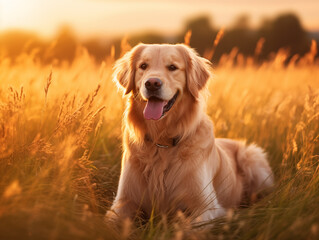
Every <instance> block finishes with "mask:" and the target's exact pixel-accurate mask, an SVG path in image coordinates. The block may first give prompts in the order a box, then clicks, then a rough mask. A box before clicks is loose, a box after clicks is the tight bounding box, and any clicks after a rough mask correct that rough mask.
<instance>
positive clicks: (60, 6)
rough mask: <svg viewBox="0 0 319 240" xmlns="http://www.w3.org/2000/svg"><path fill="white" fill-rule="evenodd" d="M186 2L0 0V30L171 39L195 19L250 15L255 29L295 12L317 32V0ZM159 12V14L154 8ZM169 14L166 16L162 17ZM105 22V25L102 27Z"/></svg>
mask: <svg viewBox="0 0 319 240" xmlns="http://www.w3.org/2000/svg"><path fill="white" fill-rule="evenodd" d="M201 3H202V4H196V3H195V2H194V1H192V0H187V1H180V0H174V1H166V0H164V1H158V0H154V1H146V0H139V1H134V2H133V1H127V0H121V1H115V0H94V1H88V0H78V1H77V3H76V4H74V1H72V0H64V1H62V0H57V1H54V2H50V1H40V0H29V1H28V2H27V3H26V2H25V1H23V0H2V2H1V5H0V8H1V10H0V17H1V20H0V32H5V31H7V30H22V31H28V32H33V33H35V34H37V35H40V36H41V37H45V38H48V37H52V36H54V35H55V34H56V33H57V32H58V31H59V29H61V27H63V26H69V27H70V28H71V29H72V30H73V32H74V34H75V35H76V36H77V37H79V38H81V39H88V38H91V37H101V38H106V37H110V38H114V37H119V36H123V35H129V34H136V33H145V32H150V31H151V32H156V33H161V34H163V35H172V34H176V33H177V32H179V31H181V30H182V28H183V26H184V24H185V22H187V20H188V19H192V18H194V17H196V16H200V15H206V16H209V17H210V20H211V24H212V26H213V27H216V28H221V27H226V28H227V27H230V26H231V25H232V24H233V23H234V22H235V21H236V20H237V19H238V18H239V17H240V16H243V15H245V16H248V18H249V24H250V27H251V28H257V27H259V26H260V25H261V23H262V22H263V21H264V20H265V19H271V18H273V17H275V16H276V15H278V14H281V13H286V12H291V13H294V14H296V15H297V16H298V17H299V18H300V21H301V23H302V25H303V27H304V28H305V30H306V31H309V32H317V31H319V18H318V17H317V12H318V10H319V2H318V1H314V0H304V1H302V2H301V1H299V0H292V1H291V0H290V1H288V0H284V1H282V2H280V3H275V0H268V1H266V0H260V1H258V3H256V1H253V0H244V1H241V2H240V3H238V2H237V1H235V0H225V1H223V3H219V2H216V1H214V2H212V1H208V0H201ZM154 9H155V10H154ZM164 14H165V18H163V15H164ZM101 22H102V24H100V23H101Z"/></svg>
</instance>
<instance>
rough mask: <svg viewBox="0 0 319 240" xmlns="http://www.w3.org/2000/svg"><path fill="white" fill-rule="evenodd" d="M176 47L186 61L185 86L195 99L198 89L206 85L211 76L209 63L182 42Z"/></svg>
mask: <svg viewBox="0 0 319 240" xmlns="http://www.w3.org/2000/svg"><path fill="white" fill-rule="evenodd" d="M178 47H179V49H180V51H181V52H182V54H183V57H184V60H185V63H186V84H187V88H188V90H189V91H190V93H191V94H192V95H193V97H194V98H195V99H197V98H198V94H199V91H200V90H201V89H202V88H203V87H204V86H205V85H206V82H207V81H208V79H209V78H210V76H211V63H210V61H208V60H207V59H205V58H202V57H200V56H199V55H198V54H197V52H196V51H195V50H193V49H191V48H190V47H188V46H186V45H184V44H180V45H178Z"/></svg>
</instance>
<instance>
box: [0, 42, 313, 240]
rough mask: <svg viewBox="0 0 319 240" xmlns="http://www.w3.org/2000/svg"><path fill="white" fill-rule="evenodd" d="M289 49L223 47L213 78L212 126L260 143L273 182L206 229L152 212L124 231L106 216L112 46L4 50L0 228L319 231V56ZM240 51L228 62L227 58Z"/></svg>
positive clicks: (229, 235)
mask: <svg viewBox="0 0 319 240" xmlns="http://www.w3.org/2000/svg"><path fill="white" fill-rule="evenodd" d="M315 54H316V44H315V42H313V45H312V50H311V51H310V52H309V54H308V55H307V56H305V57H304V58H303V59H301V60H300V61H298V62H295V60H296V58H293V59H292V60H290V63H289V64H287V65H285V64H284V63H285V62H286V56H285V53H284V52H281V51H280V52H278V53H277V55H276V56H274V58H273V59H272V60H270V61H269V62H265V63H263V64H261V65H257V64H254V60H253V59H250V58H248V59H246V58H244V57H243V56H241V55H240V54H237V53H236V51H233V52H232V53H231V54H229V55H225V56H224V57H223V58H222V60H221V63H220V64H219V65H218V66H217V67H215V69H214V79H212V80H211V82H210V84H209V90H210V95H209V97H208V107H207V112H208V114H209V115H210V116H211V118H212V119H213V121H214V124H215V135H216V136H217V137H229V138H236V139H247V142H256V143H257V144H259V145H260V146H262V147H263V148H265V149H266V151H267V153H268V156H269V161H270V165H271V167H272V169H273V170H274V173H275V180H276V185H275V187H274V190H273V192H272V193H271V194H270V195H268V196H267V197H266V198H264V199H262V200H261V201H259V202H258V203H256V204H254V205H253V206H251V207H249V208H242V209H235V210H230V211H228V213H227V216H226V217H225V218H220V219H216V220H214V221H213V224H212V225H211V226H209V227H206V228H196V227H192V226H191V225H190V224H189V222H188V220H187V219H183V216H180V219H179V220H177V221H176V222H174V223H167V222H166V221H165V218H159V219H157V218H154V219H150V220H149V221H148V222H147V223H145V224H143V225H142V224H137V225H136V226H135V225H134V224H132V223H130V222H128V221H126V222H124V223H123V224H122V225H123V226H122V229H121V230H120V231H116V230H114V228H112V226H107V225H105V224H104V222H103V216H104V214H105V212H106V210H107V209H108V208H109V207H110V204H111V202H112V200H113V198H114V196H115V192H116V188H117V182H118V177H119V172H120V158H121V123H122V120H121V119H122V112H123V109H124V102H125V99H122V94H121V93H120V92H119V91H118V90H117V88H116V86H115V84H114V83H113V82H112V81H111V74H112V64H113V62H114V59H113V56H107V57H106V58H105V61H104V62H103V63H102V64H97V63H95V61H94V59H92V58H91V57H90V56H89V55H88V54H87V52H86V51H85V49H79V51H78V56H77V57H76V60H75V61H74V63H72V64H69V63H59V64H58V63H55V64H53V65H52V66H51V65H48V66H46V65H42V64H41V63H39V62H38V61H37V60H36V57H35V56H33V55H21V56H20V57H19V58H18V59H17V60H16V61H13V60H10V59H7V58H5V57H2V58H1V59H0V239H126V238H132V239H184V238H185V239H318V238H319V62H318V61H317V62H315V61H314V55H315ZM235 61H236V62H237V65H236V66H235V65H234V64H233V63H234V62H235Z"/></svg>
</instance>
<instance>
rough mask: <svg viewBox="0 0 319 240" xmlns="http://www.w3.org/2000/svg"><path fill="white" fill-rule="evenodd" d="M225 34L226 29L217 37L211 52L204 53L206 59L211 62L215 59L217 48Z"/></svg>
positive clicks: (221, 30) (219, 32)
mask: <svg viewBox="0 0 319 240" xmlns="http://www.w3.org/2000/svg"><path fill="white" fill-rule="evenodd" d="M224 34H225V31H224V28H221V29H220V30H219V31H218V33H217V35H216V37H215V40H214V44H213V47H212V48H211V49H209V50H206V51H205V53H204V57H205V58H206V59H208V60H210V61H211V60H212V59H213V57H214V53H215V50H216V47H217V46H218V44H219V42H220V41H221V40H222V38H223V36H224Z"/></svg>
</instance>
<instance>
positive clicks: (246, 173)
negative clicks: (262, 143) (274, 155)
mask: <svg viewBox="0 0 319 240" xmlns="http://www.w3.org/2000/svg"><path fill="white" fill-rule="evenodd" d="M236 159H237V166H238V169H239V172H241V173H242V175H243V177H244V191H245V197H244V201H243V202H244V203H245V202H246V201H248V202H254V201H255V200H256V198H257V197H259V196H262V195H263V194H265V193H267V192H269V190H270V189H271V187H272V186H273V185H274V176H273V173H272V171H271V168H270V166H269V163H268V161H267V155H266V153H265V152H264V151H263V149H261V148H260V147H258V146H257V145H256V144H250V145H246V144H245V143H242V142H241V143H240V144H239V147H238V151H237V158H236Z"/></svg>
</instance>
